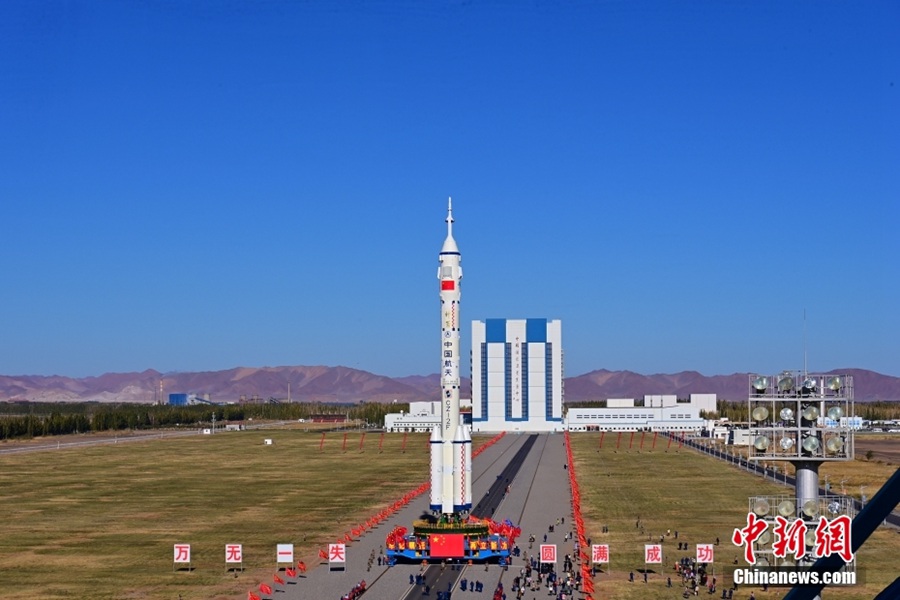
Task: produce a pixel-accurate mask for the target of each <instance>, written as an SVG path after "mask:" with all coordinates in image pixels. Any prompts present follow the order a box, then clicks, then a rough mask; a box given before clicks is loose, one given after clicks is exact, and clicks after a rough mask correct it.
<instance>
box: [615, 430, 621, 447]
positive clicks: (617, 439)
mask: <svg viewBox="0 0 900 600" xmlns="http://www.w3.org/2000/svg"><path fill="white" fill-rule="evenodd" d="M621 441H622V432H621V431H620V432H619V437H617V438H616V450H618V449H619V442H621Z"/></svg>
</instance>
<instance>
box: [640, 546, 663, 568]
mask: <svg viewBox="0 0 900 600" xmlns="http://www.w3.org/2000/svg"><path fill="white" fill-rule="evenodd" d="M644 562H645V563H655V564H661V563H662V546H661V545H659V544H644Z"/></svg>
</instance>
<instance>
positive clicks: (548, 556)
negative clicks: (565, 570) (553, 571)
mask: <svg viewBox="0 0 900 600" xmlns="http://www.w3.org/2000/svg"><path fill="white" fill-rule="evenodd" d="M541 562H542V563H554V564H555V563H556V544H541Z"/></svg>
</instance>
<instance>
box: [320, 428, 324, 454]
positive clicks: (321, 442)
mask: <svg viewBox="0 0 900 600" xmlns="http://www.w3.org/2000/svg"><path fill="white" fill-rule="evenodd" d="M324 445H325V432H324V431H323V432H322V439H321V440H319V452H321V451H322V446H324Z"/></svg>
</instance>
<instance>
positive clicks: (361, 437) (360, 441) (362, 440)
mask: <svg viewBox="0 0 900 600" xmlns="http://www.w3.org/2000/svg"><path fill="white" fill-rule="evenodd" d="M365 439H366V432H365V431H363V433H362V435H361V436H359V451H360V452H362V449H363V442H364V441H365Z"/></svg>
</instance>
